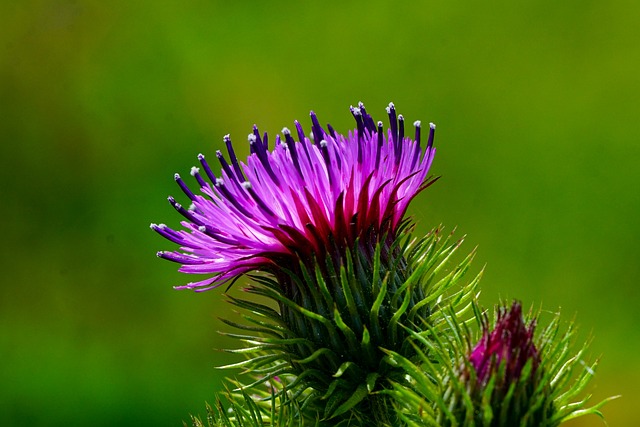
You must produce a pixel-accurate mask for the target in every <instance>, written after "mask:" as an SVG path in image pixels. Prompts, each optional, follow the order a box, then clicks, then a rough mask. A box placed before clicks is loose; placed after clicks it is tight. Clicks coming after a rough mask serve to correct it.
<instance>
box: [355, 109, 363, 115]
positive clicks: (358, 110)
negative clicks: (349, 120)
mask: <svg viewBox="0 0 640 427" xmlns="http://www.w3.org/2000/svg"><path fill="white" fill-rule="evenodd" d="M353 114H355V115H356V116H361V115H362V111H361V110H360V108H354V109H353Z"/></svg>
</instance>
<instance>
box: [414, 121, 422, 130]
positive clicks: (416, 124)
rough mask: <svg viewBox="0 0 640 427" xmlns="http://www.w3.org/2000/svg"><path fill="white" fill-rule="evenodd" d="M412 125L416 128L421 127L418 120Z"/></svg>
mask: <svg viewBox="0 0 640 427" xmlns="http://www.w3.org/2000/svg"><path fill="white" fill-rule="evenodd" d="M413 125H414V126H415V127H417V128H419V127H420V125H422V122H421V121H420V120H416V121H415V122H413Z"/></svg>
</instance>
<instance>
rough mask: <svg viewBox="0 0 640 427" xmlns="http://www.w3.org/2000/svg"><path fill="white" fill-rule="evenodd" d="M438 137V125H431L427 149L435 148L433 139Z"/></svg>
mask: <svg viewBox="0 0 640 427" xmlns="http://www.w3.org/2000/svg"><path fill="white" fill-rule="evenodd" d="M435 136H436V125H435V124H433V123H429V139H427V148H428V149H429V148H431V147H433V139H434V138H435Z"/></svg>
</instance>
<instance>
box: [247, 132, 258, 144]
mask: <svg viewBox="0 0 640 427" xmlns="http://www.w3.org/2000/svg"><path fill="white" fill-rule="evenodd" d="M247 139H248V140H249V144H253V143H254V142H256V136H255V135H254V134H252V133H250V134H249V135H247Z"/></svg>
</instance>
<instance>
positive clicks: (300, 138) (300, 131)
mask: <svg viewBox="0 0 640 427" xmlns="http://www.w3.org/2000/svg"><path fill="white" fill-rule="evenodd" d="M293 123H294V124H295V126H296V131H297V132H298V141H300V142H301V143H304V140H305V139H306V136H305V134H304V130H303V129H302V125H301V124H300V122H299V121H297V120H294V121H293Z"/></svg>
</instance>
